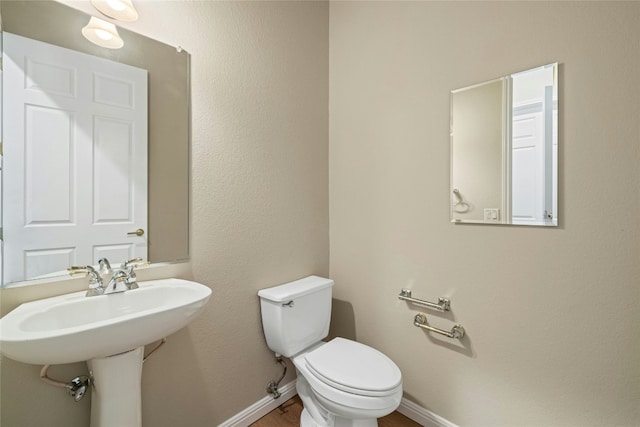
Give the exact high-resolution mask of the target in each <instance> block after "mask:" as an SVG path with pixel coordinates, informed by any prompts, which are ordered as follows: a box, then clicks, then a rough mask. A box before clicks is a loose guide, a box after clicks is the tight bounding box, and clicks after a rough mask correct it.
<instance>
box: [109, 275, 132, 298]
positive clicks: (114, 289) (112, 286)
mask: <svg viewBox="0 0 640 427" xmlns="http://www.w3.org/2000/svg"><path fill="white" fill-rule="evenodd" d="M128 277H129V276H128V274H127V272H126V271H124V270H117V271H116V272H115V273H113V276H112V277H111V280H109V284H108V285H107V286H106V287H105V288H104V294H105V295H108V294H115V293H118V292H125V291H128V290H129V287H128V286H127V283H126V282H127V278H128Z"/></svg>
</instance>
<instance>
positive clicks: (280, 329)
mask: <svg viewBox="0 0 640 427" xmlns="http://www.w3.org/2000/svg"><path fill="white" fill-rule="evenodd" d="M332 286H333V281H332V280H330V279H324V278H321V277H317V276H310V277H307V278H304V279H301V280H297V281H295V282H291V283H287V284H285V285H280V286H276V287H273V288H268V289H263V290H261V291H260V292H258V295H259V296H260V306H261V313H262V322H263V329H264V331H265V337H266V338H267V345H268V346H269V348H270V349H271V350H273V351H274V352H276V355H283V356H285V357H289V358H290V359H291V360H292V362H293V364H294V366H295V367H296V371H297V374H298V377H297V380H296V389H297V392H298V395H299V396H300V398H301V400H302V403H303V406H304V410H303V412H302V416H301V419H300V425H301V426H302V427H372V426H377V425H378V423H377V418H379V417H383V416H385V415H387V414H389V413H391V412H393V411H394V410H395V409H396V408H397V407H398V406H399V405H400V400H401V399H402V375H401V372H400V369H399V368H398V367H397V366H396V364H395V363H393V361H392V360H391V359H389V358H388V357H387V356H386V355H384V354H383V353H381V352H380V351H378V350H376V349H374V348H372V347H369V346H367V345H365V344H362V343H358V342H355V341H351V340H348V339H345V338H334V339H333V340H331V341H329V342H324V341H321V340H322V339H323V338H325V337H326V335H327V333H328V328H329V319H330V314H331V287H332Z"/></svg>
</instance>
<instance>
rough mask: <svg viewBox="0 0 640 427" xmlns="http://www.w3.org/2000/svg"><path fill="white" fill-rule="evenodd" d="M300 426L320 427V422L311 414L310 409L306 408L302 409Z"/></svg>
mask: <svg viewBox="0 0 640 427" xmlns="http://www.w3.org/2000/svg"><path fill="white" fill-rule="evenodd" d="M300 427H319V426H318V424H316V422H315V421H314V420H313V418H311V415H309V411H307V410H306V409H303V410H302V414H301V415H300Z"/></svg>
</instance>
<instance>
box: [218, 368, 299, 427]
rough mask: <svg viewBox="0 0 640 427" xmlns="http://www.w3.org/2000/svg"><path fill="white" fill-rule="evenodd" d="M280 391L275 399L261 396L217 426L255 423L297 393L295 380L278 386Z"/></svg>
mask: <svg viewBox="0 0 640 427" xmlns="http://www.w3.org/2000/svg"><path fill="white" fill-rule="evenodd" d="M280 393H281V396H280V397H279V398H277V399H274V398H273V396H270V395H269V396H265V397H263V398H262V399H260V400H259V401H257V402H256V403H254V404H253V405H251V406H249V407H248V408H246V409H245V410H243V411H242V412H240V413H238V414H236V415H234V416H233V417H231V418H229V419H228V420H227V421H225V422H223V423H222V424H219V425H218V427H248V426H249V425H251V424H252V423H255V422H256V421H258V420H259V419H260V418H262V417H263V416H265V415H267V414H268V413H269V412H271V411H273V410H274V409H276V408H277V407H278V406H280V405H282V404H283V403H284V402H286V401H287V400H289V399H291V398H292V397H293V396H295V395H296V394H298V393H297V392H296V381H295V380H293V381H291V382H290V383H287V384H285V385H284V386H282V387H280Z"/></svg>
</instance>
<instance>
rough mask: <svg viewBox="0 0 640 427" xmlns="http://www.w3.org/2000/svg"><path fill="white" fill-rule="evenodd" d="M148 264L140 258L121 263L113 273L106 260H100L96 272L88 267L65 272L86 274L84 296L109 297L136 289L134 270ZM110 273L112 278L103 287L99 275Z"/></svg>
mask: <svg viewBox="0 0 640 427" xmlns="http://www.w3.org/2000/svg"><path fill="white" fill-rule="evenodd" d="M148 264H149V262H148V261H143V259H142V258H134V259H130V260H129V261H125V262H123V263H122V265H121V266H120V268H119V269H116V270H115V271H114V269H112V268H111V264H110V263H109V260H108V259H107V258H100V260H99V261H98V265H99V267H98V271H96V269H95V268H93V267H92V266H90V265H87V266H84V267H77V266H74V267H69V268H67V270H68V271H69V275H71V276H75V275H78V274H86V275H87V276H89V290H88V291H87V293H86V296H88V297H94V296H97V295H109V294H115V293H119V292H126V291H128V290H131V289H138V287H139V286H138V281H137V278H136V273H135V272H134V268H136V267H140V266H143V265H148ZM111 272H113V276H111V279H110V280H109V283H108V284H107V286H104V285H103V279H102V276H101V274H108V273H111Z"/></svg>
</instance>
